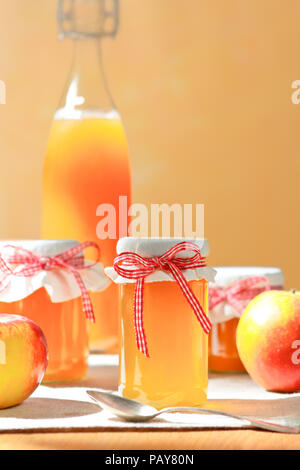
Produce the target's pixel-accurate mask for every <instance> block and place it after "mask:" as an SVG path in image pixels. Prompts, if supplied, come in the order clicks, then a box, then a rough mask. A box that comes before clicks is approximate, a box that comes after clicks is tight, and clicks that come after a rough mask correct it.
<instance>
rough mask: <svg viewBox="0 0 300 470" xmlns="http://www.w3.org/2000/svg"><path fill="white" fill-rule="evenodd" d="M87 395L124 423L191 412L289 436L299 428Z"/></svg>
mask: <svg viewBox="0 0 300 470" xmlns="http://www.w3.org/2000/svg"><path fill="white" fill-rule="evenodd" d="M87 394H88V395H89V397H90V398H92V399H93V400H94V401H95V402H96V403H97V404H98V405H99V406H101V408H103V409H105V410H107V411H110V412H111V413H112V414H114V415H116V416H118V417H119V418H121V419H123V420H125V421H135V422H146V421H150V420H151V419H153V418H156V416H158V415H160V414H162V413H174V412H176V411H184V412H193V413H204V414H213V415H219V416H220V415H221V416H227V417H229V418H234V419H238V420H240V421H248V422H249V423H250V424H252V425H253V426H255V427H256V428H260V429H265V430H267V431H275V432H282V433H290V434H299V433H300V426H286V425H282V424H278V423H270V422H267V421H263V420H260V419H255V418H250V417H248V416H238V415H234V414H231V413H226V412H225V411H217V410H210V409H206V408H192V407H187V406H186V407H185V406H180V407H173V408H163V409H162V410H157V409H156V408H154V407H153V406H149V405H145V404H143V403H139V402H138V401H135V400H130V399H128V398H124V397H121V396H119V395H115V394H114V393H111V392H106V391H104V390H101V391H96V390H87Z"/></svg>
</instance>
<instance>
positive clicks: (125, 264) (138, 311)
mask: <svg viewBox="0 0 300 470" xmlns="http://www.w3.org/2000/svg"><path fill="white" fill-rule="evenodd" d="M187 250H188V251H192V252H194V253H195V254H194V255H193V256H191V257H189V258H179V257H178V258H175V256H176V255H177V254H178V253H180V252H181V251H187ZM204 266H206V263H205V258H203V257H202V255H201V252H200V249H199V247H198V246H197V245H196V244H195V243H192V242H181V243H178V244H177V245H175V246H173V247H172V248H171V249H170V250H168V251H167V252H166V253H164V254H163V255H162V256H159V257H158V256H154V257H152V258H143V257H142V256H140V255H138V254H136V253H131V252H126V253H122V254H120V255H118V256H117V257H116V258H115V260H114V269H115V271H116V272H117V273H118V274H119V275H120V276H122V277H124V278H126V279H135V280H136V287H135V296H134V327H135V334H136V342H137V347H138V349H139V350H140V351H141V352H142V353H143V354H145V355H146V356H147V357H149V353H148V347H147V342H146V335H145V331H144V326H143V292H144V281H145V278H146V277H147V276H148V275H149V274H151V273H153V272H154V271H156V270H157V269H160V270H162V271H168V272H170V273H171V274H172V276H173V278H174V279H175V281H176V282H177V283H178V285H179V287H180V289H181V290H182V293H183V295H184V296H185V298H186V299H187V301H188V302H189V304H190V306H191V307H192V309H193V311H194V313H195V315H196V317H197V319H198V321H199V322H200V324H201V326H202V328H203V330H204V332H205V333H207V334H208V333H209V331H210V328H211V323H210V320H209V318H208V317H207V315H206V314H205V312H204V310H203V308H202V306H201V305H200V303H199V301H198V299H197V298H196V296H195V294H194V293H193V291H192V289H191V288H190V286H189V284H188V282H187V280H186V278H185V276H184V275H183V273H182V272H181V271H182V270H184V269H196V268H202V267H204Z"/></svg>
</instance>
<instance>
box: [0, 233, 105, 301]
mask: <svg viewBox="0 0 300 470" xmlns="http://www.w3.org/2000/svg"><path fill="white" fill-rule="evenodd" d="M6 245H13V246H17V247H21V248H24V249H26V250H28V251H31V252H32V253H34V254H35V255H38V256H49V257H51V256H56V255H58V254H60V253H63V252H64V251H66V250H69V249H70V248H73V247H74V246H76V245H79V242H77V241H76V240H11V241H7V240H5V241H4V240H1V241H0V256H1V253H2V252H3V249H4V247H5V246H6ZM7 250H9V249H7ZM7 253H9V251H7ZM81 255H82V253H80V254H79V255H78V256H81ZM91 264H93V263H92V262H91V261H87V260H85V265H86V266H88V265H91ZM78 272H79V274H80V276H81V278H82V280H83V282H84V284H85V286H86V288H87V290H88V291H91V292H97V291H101V290H103V289H104V288H105V287H107V285H108V284H109V280H108V279H107V277H106V276H105V275H104V270H103V265H102V263H97V264H96V265H94V266H91V267H90V268H89V269H79V270H78ZM4 277H5V276H4V274H3V273H1V272H0V282H1V281H2V279H3V278H4ZM42 287H44V288H45V289H46V291H47V293H48V294H49V297H50V299H51V301H52V302H53V303H57V302H65V301H67V300H71V299H75V298H77V297H80V295H81V291H80V288H79V286H78V284H77V282H76V280H75V278H74V275H73V274H72V273H71V272H70V271H67V270H66V269H59V268H55V269H53V270H47V271H46V270H43V271H40V272H38V273H37V274H35V275H34V276H31V277H23V276H20V277H19V276H12V277H10V282H9V283H8V284H7V286H6V288H5V289H4V290H3V291H2V292H0V302H7V303H9V302H16V301H19V300H22V299H24V298H26V297H28V296H29V295H30V294H32V293H33V292H35V291H37V290H38V289H40V288H42Z"/></svg>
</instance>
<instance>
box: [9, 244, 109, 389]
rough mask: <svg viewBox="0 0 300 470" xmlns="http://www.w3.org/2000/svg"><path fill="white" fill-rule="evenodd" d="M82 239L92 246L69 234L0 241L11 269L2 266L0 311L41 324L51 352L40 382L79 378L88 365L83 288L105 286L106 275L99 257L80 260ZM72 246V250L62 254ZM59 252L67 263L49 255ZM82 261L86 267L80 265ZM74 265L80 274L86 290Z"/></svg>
mask: <svg viewBox="0 0 300 470" xmlns="http://www.w3.org/2000/svg"><path fill="white" fill-rule="evenodd" d="M83 245H88V246H90V244H88V243H87V244H82V245H80V244H79V243H78V242H76V241H73V240H26V241H5V242H3V241H1V243H0V257H1V260H2V261H3V262H4V263H5V265H6V266H7V267H8V269H9V270H12V271H13V273H14V274H13V275H10V274H9V272H8V271H7V272H5V265H3V266H4V268H3V266H2V267H1V269H0V283H2V286H6V287H5V288H4V289H3V288H2V290H0V313H7V314H15V315H22V316H24V317H27V318H29V319H30V320H33V321H34V322H35V323H36V324H37V325H38V326H39V327H40V328H41V329H42V331H43V333H44V335H45V337H46V341H47V345H48V353H49V358H48V367H47V370H46V373H45V376H44V380H43V381H44V382H50V381H61V380H75V379H80V378H81V377H83V376H84V375H85V373H86V370H87V357H88V352H89V347H88V332H87V321H88V320H87V318H86V315H85V313H84V307H85V305H87V303H88V301H87V300H86V297H85V294H86V295H87V296H88V291H93V292H95V291H100V290H102V289H104V288H105V287H106V286H107V284H108V283H109V281H108V279H107V278H106V277H105V275H104V272H103V267H102V265H101V264H100V263H97V264H93V263H91V262H87V261H85V260H84V257H83V254H82V248H81V249H80V247H81V246H83ZM74 249H75V250H76V252H74V255H70V256H65V254H66V252H67V251H68V250H74ZM25 250H26V251H25ZM77 251H78V252H77ZM57 256H58V257H62V258H63V262H64V263H66V264H67V265H68V266H69V267H70V269H68V268H67V267H64V266H63V265H62V266H60V265H56V264H55V262H53V257H57ZM51 258H52V259H51ZM62 258H61V259H62ZM83 266H90V267H88V268H83V269H82V267H83ZM31 270H32V272H31ZM74 271H75V272H77V273H78V274H79V275H80V278H81V280H82V282H83V284H84V286H85V294H83V292H82V289H81V288H80V286H79V284H78V280H76V274H75V275H74ZM83 297H85V299H84V302H83ZM86 308H88V307H86ZM86 308H85V311H86Z"/></svg>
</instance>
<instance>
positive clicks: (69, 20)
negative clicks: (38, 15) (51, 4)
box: [57, 0, 119, 39]
mask: <svg viewBox="0 0 300 470" xmlns="http://www.w3.org/2000/svg"><path fill="white" fill-rule="evenodd" d="M57 21H58V26H59V38H60V39H63V38H65V37H71V38H75V39H84V38H99V37H103V36H111V37H114V36H115V35H116V34H117V31H118V23H119V0H110V1H109V0H59V2H58V8H57Z"/></svg>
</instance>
